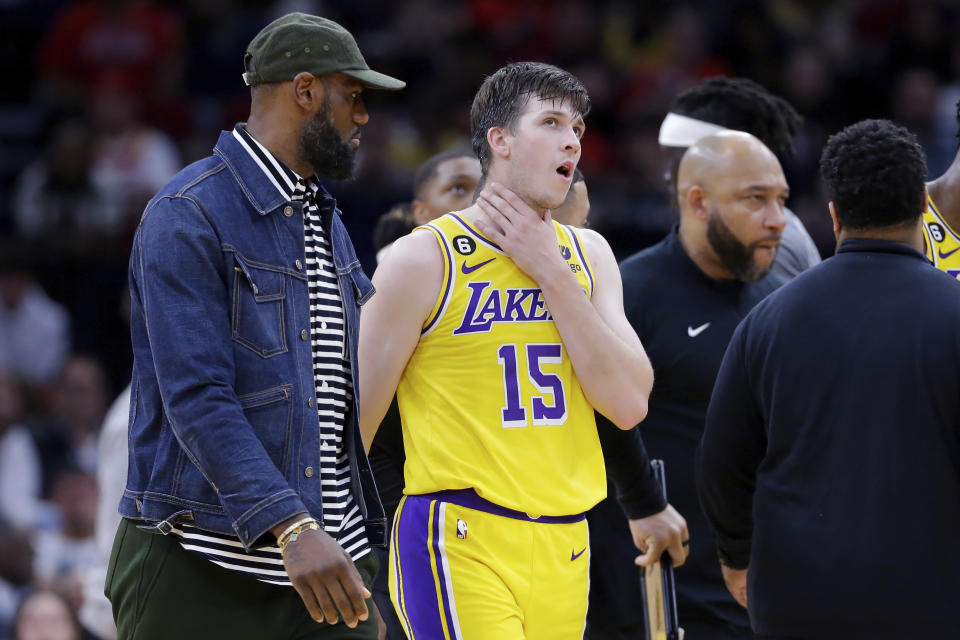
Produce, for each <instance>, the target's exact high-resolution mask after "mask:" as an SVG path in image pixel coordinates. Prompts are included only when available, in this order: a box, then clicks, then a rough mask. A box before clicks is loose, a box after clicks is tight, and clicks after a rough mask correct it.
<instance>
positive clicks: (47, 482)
mask: <svg viewBox="0 0 960 640" xmlns="http://www.w3.org/2000/svg"><path fill="white" fill-rule="evenodd" d="M109 402H110V389H109V386H108V384H107V378H106V374H105V372H104V370H103V366H102V365H101V364H100V362H99V361H98V360H97V359H96V358H93V357H91V356H86V355H72V356H70V358H69V359H68V360H67V362H66V364H64V365H63V369H61V371H60V376H59V377H58V378H57V381H56V383H55V384H54V385H53V386H52V387H51V388H50V389H49V392H48V393H47V401H46V404H47V406H48V407H49V413H48V414H46V415H42V416H38V417H36V418H35V419H34V420H32V421H31V424H30V429H31V432H32V434H33V436H34V439H35V440H36V442H37V448H38V449H39V451H40V457H41V460H42V464H43V487H44V489H43V495H44V496H51V495H52V492H53V488H54V484H55V482H56V480H57V476H58V474H59V472H60V471H61V470H62V469H66V468H74V467H75V468H77V469H80V470H82V471H83V472H85V473H88V474H95V473H96V470H97V434H98V433H99V431H100V425H101V423H102V422H103V418H104V415H106V412H107V407H108V405H109Z"/></svg>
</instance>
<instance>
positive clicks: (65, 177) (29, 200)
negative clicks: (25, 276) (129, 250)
mask: <svg viewBox="0 0 960 640" xmlns="http://www.w3.org/2000/svg"><path fill="white" fill-rule="evenodd" d="M93 163H94V136H93V131H92V130H91V128H90V124H89V123H88V122H86V121H85V120H83V119H80V118H71V119H67V120H63V121H61V122H60V123H59V124H57V125H55V127H54V129H53V132H52V134H51V135H50V139H49V141H48V142H47V145H46V148H45V149H44V152H43V154H42V155H41V156H40V158H39V159H38V160H36V161H34V162H33V163H32V164H30V165H28V166H27V168H26V169H24V171H23V173H21V174H20V178H19V181H18V184H17V190H16V193H15V194H14V200H13V214H14V220H15V222H16V229H17V232H18V233H19V234H20V236H21V237H23V238H29V239H32V240H38V239H42V240H43V241H44V242H45V243H46V244H47V246H55V247H58V248H60V247H62V248H63V249H66V250H67V251H69V252H71V253H81V254H82V253H87V252H92V250H93V247H91V245H95V244H96V243H97V241H98V240H99V239H101V238H111V237H115V236H116V235H117V234H118V226H119V225H120V221H121V220H120V219H121V214H122V211H121V208H120V207H119V203H118V201H117V199H116V198H115V197H112V194H111V191H110V189H109V188H108V186H107V185H106V184H104V183H103V182H102V181H101V180H99V179H98V176H95V175H94V174H93Z"/></svg>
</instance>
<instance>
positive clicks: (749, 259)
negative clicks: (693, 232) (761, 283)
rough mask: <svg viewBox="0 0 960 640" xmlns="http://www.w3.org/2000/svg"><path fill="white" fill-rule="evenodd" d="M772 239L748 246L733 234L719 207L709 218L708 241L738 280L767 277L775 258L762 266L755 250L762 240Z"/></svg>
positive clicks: (749, 280)
mask: <svg viewBox="0 0 960 640" xmlns="http://www.w3.org/2000/svg"><path fill="white" fill-rule="evenodd" d="M770 239H771V238H764V239H763V240H759V241H757V242H754V243H752V244H751V245H749V246H747V245H745V244H743V243H742V242H741V241H740V239H739V238H737V236H735V235H734V234H733V231H731V230H730V227H728V226H727V223H726V222H724V221H723V218H722V217H720V212H719V211H717V209H713V210H712V211H711V212H710V216H709V217H708V218H707V242H709V243H710V246H711V247H713V250H714V251H715V252H716V254H717V257H718V258H720V262H721V263H722V264H723V266H724V267H725V268H726V269H727V271H729V272H730V273H732V274H733V275H734V276H735V277H736V278H737V280H741V281H743V282H756V281H757V280H763V279H764V278H766V277H767V274H768V273H770V270H771V269H772V268H773V260H771V261H770V264H768V265H767V266H765V267H761V266H760V265H758V264H757V262H756V260H755V259H754V252H755V251H756V249H757V245H758V244H759V243H760V242H768V241H769V240H770ZM774 257H776V253H775V252H774Z"/></svg>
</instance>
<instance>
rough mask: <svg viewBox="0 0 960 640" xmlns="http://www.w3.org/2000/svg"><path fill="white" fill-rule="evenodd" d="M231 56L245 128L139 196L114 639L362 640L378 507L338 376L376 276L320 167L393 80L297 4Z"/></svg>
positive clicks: (350, 375)
mask: <svg viewBox="0 0 960 640" xmlns="http://www.w3.org/2000/svg"><path fill="white" fill-rule="evenodd" d="M244 66H245V69H246V73H244V80H245V81H246V83H247V84H248V85H250V86H251V88H252V89H251V98H252V106H251V113H250V118H249V121H248V122H247V123H246V124H239V125H237V127H236V128H235V129H234V130H233V131H230V132H223V133H222V134H221V136H220V139H219V141H218V142H217V145H216V147H215V148H214V153H213V155H212V156H210V157H208V158H206V159H204V160H201V161H199V162H197V163H195V164H193V165H191V166H189V167H187V168H186V169H184V170H183V171H181V172H180V173H179V174H178V175H177V176H175V177H174V178H173V179H172V180H171V181H170V183H169V184H167V185H166V186H165V187H164V188H163V189H162V190H161V191H160V193H158V194H157V195H156V196H155V197H154V198H153V199H152V200H151V201H150V203H149V204H148V205H147V208H146V211H145V213H144V215H143V218H142V220H141V223H140V227H139V229H138V230H137V234H136V238H135V241H134V247H133V253H132V256H131V260H130V288H131V298H132V309H131V312H132V319H131V325H132V327H131V334H132V342H133V350H134V370H133V382H132V399H131V409H130V436H129V437H130V441H129V445H130V458H129V475H128V480H127V487H126V490H125V491H124V494H123V499H122V501H121V503H120V512H121V514H122V515H123V517H124V520H123V521H122V523H121V525H120V528H119V530H118V533H117V537H116V540H115V542H114V548H113V554H112V558H111V567H110V569H109V571H108V577H107V583H106V593H107V595H108V597H110V599H111V601H112V603H113V608H114V616H115V618H116V620H117V625H118V629H119V637H120V638H137V639H140V638H154V637H156V638H160V637H166V636H167V635H168V634H169V632H171V631H174V632H175V633H176V635H178V637H186V638H204V639H205V640H207V639H209V638H231V639H236V638H263V637H271V638H273V637H297V638H340V637H350V638H354V637H355V638H373V637H376V634H377V622H376V617H375V616H371V615H369V612H368V607H369V606H372V601H371V600H369V596H370V594H369V592H368V591H367V588H368V587H369V585H370V584H371V580H372V577H373V574H375V573H376V570H377V567H376V560H375V556H374V555H373V554H370V553H369V551H370V548H369V547H370V544H382V543H383V540H384V518H383V509H382V507H381V505H380V502H379V500H378V498H377V493H376V488H375V487H374V484H373V477H372V474H371V472H370V467H369V464H368V462H367V459H366V456H365V455H364V451H363V447H362V443H361V440H360V434H359V430H358V427H357V408H356V397H357V390H356V387H355V384H354V382H353V381H354V380H356V379H357V377H356V362H357V327H358V319H359V309H360V305H362V304H363V303H364V302H365V301H366V300H367V299H369V297H370V296H371V295H372V294H373V287H372V285H371V284H370V281H369V279H368V278H367V276H366V275H364V273H363V271H362V269H361V268H360V264H359V262H358V261H357V258H356V255H355V253H354V250H353V247H352V245H351V243H350V239H349V237H348V235H347V232H346V230H345V228H344V226H343V223H342V222H341V221H340V211H339V210H338V209H337V208H336V202H335V201H334V199H333V198H332V197H331V196H330V195H329V194H328V193H327V192H326V191H325V190H324V189H323V187H322V186H320V184H319V182H318V180H317V176H318V175H323V176H326V177H328V178H333V179H344V178H347V177H349V176H350V174H351V172H352V169H353V160H354V154H355V152H356V149H357V147H358V146H359V135H360V127H361V126H362V125H364V124H366V122H367V119H368V115H367V111H366V107H365V106H364V103H363V99H362V97H361V92H362V91H363V89H364V88H377V89H391V90H396V89H401V88H403V86H404V83H403V82H401V81H399V80H396V79H394V78H391V77H389V76H385V75H383V74H380V73H377V72H375V71H371V70H370V69H369V67H368V66H367V64H366V62H365V61H364V59H363V56H362V55H361V53H360V51H359V49H358V48H357V45H356V43H355V42H354V39H353V37H352V36H351V35H350V34H349V33H348V32H347V31H346V30H345V29H343V27H341V26H340V25H338V24H336V23H334V22H331V21H329V20H325V19H323V18H318V17H315V16H309V15H305V14H299V13H295V14H289V15H287V16H284V17H282V18H280V19H278V20H276V21H274V22H273V23H271V24H270V25H268V26H267V27H265V28H264V29H263V31H261V32H260V34H258V35H257V36H256V37H255V38H254V39H253V41H251V43H250V45H249V47H248V49H247V53H246V55H245V58H244ZM291 586H293V587H294V588H293V589H291V588H290V587H291ZM341 619H342V621H343V622H344V623H345V625H344V624H337V623H338V622H339V621H341Z"/></svg>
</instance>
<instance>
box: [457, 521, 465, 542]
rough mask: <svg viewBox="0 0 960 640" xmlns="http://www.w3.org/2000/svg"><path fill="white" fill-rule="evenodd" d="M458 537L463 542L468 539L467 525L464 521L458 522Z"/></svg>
mask: <svg viewBox="0 0 960 640" xmlns="http://www.w3.org/2000/svg"><path fill="white" fill-rule="evenodd" d="M457 537H458V538H460V539H461V540H466V539H467V523H466V522H464V521H463V520H459V519H458V520H457Z"/></svg>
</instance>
